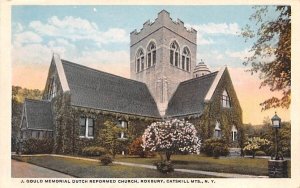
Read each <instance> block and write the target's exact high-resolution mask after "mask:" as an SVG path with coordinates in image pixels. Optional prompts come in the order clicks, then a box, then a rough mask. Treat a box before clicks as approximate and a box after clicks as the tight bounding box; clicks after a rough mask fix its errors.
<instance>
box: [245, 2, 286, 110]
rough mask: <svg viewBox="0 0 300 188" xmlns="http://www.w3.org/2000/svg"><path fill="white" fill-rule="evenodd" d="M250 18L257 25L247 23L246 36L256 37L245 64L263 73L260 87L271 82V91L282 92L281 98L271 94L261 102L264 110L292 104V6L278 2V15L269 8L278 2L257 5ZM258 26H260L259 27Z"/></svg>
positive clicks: (246, 37)
mask: <svg viewBox="0 0 300 188" xmlns="http://www.w3.org/2000/svg"><path fill="white" fill-rule="evenodd" d="M254 8H255V10H256V11H255V12H254V13H253V14H252V15H251V17H250V18H249V19H250V21H252V22H254V23H255V25H252V26H250V25H246V26H245V27H244V28H243V31H242V36H243V37H244V38H245V39H246V41H247V40H248V39H254V40H255V42H254V44H253V46H252V48H251V49H250V51H249V52H251V54H252V55H251V56H250V57H247V58H246V61H245V62H244V65H250V66H251V68H250V69H249V70H248V71H250V72H251V74H253V73H260V74H259V77H260V79H261V80H262V82H261V85H260V87H265V86H268V87H270V90H271V91H279V92H282V96H281V98H278V97H274V96H273V97H271V98H269V99H267V100H265V101H263V102H262V103H261V104H260V105H261V107H262V110H267V109H270V108H277V107H282V108H289V106H290V102H291V7H290V6H276V7H275V14H277V15H278V16H276V18H274V17H273V18H269V16H268V11H270V9H272V8H274V6H255V7H254ZM256 27H257V28H256Z"/></svg>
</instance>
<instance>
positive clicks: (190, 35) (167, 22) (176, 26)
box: [130, 10, 197, 46]
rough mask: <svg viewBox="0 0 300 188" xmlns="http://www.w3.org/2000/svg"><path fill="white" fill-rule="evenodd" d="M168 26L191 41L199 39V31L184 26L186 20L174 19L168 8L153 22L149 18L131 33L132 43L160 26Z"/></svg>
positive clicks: (194, 41)
mask: <svg viewBox="0 0 300 188" xmlns="http://www.w3.org/2000/svg"><path fill="white" fill-rule="evenodd" d="M162 27H164V28H167V29H169V30H170V31H172V32H174V33H176V34H178V35H181V36H182V37H184V38H186V39H187V40H189V41H190V42H191V43H194V44H196V41H197V31H196V30H195V29H193V28H190V29H189V28H187V27H185V26H184V22H183V21H182V20H180V19H177V20H176V21H174V20H173V19H172V18H171V17H170V13H169V12H168V11H166V10H162V11H160V12H159V13H158V16H157V18H156V19H155V20H154V21H153V22H151V21H150V20H147V21H146V22H145V23H144V24H143V27H142V28H141V29H140V31H137V30H136V29H135V30H133V31H132V32H131V33H130V45H131V46H132V45H134V44H136V43H138V42H139V41H140V40H142V39H143V38H145V37H147V36H148V35H150V34H151V33H153V32H155V31H157V30H158V29H160V28H162Z"/></svg>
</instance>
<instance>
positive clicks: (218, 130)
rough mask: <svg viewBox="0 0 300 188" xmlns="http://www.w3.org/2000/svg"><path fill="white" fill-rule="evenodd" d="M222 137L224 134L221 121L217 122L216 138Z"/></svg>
mask: <svg viewBox="0 0 300 188" xmlns="http://www.w3.org/2000/svg"><path fill="white" fill-rule="evenodd" d="M221 136H222V132H221V124H220V122H219V121H216V126H215V132H214V137H216V138H221Z"/></svg>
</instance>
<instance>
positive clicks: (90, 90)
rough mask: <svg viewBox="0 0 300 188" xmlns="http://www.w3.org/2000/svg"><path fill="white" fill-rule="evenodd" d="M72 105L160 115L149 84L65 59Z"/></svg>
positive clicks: (64, 63) (63, 62)
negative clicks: (148, 86)
mask: <svg viewBox="0 0 300 188" xmlns="http://www.w3.org/2000/svg"><path fill="white" fill-rule="evenodd" d="M61 61H62V65H63V69H64V72H65V75H66V79H67V82H68V86H69V88H70V92H71V104H72V105H75V106H81V107H87V108H94V109H101V110H105V111H111V112H117V113H125V114H134V115H140V116H147V117H155V118H159V117H160V115H159V111H158V109H157V106H156V103H155V101H154V99H153V97H152V95H151V94H150V91H149V90H148V88H147V86H146V84H145V83H142V82H138V81H134V80H130V79H127V78H123V77H120V76H116V75H113V74H109V73H105V72H102V71H98V70H95V69H91V68H88V67H85V66H81V65H78V64H75V63H72V62H69V61H65V60H61Z"/></svg>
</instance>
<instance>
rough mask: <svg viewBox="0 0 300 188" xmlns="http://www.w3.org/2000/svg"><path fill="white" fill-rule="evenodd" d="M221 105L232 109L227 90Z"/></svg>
mask: <svg viewBox="0 0 300 188" xmlns="http://www.w3.org/2000/svg"><path fill="white" fill-rule="evenodd" d="M221 103H222V106H223V107H224V108H230V106H231V105H230V98H229V96H228V93H227V91H226V90H224V91H223V94H222V100H221Z"/></svg>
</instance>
